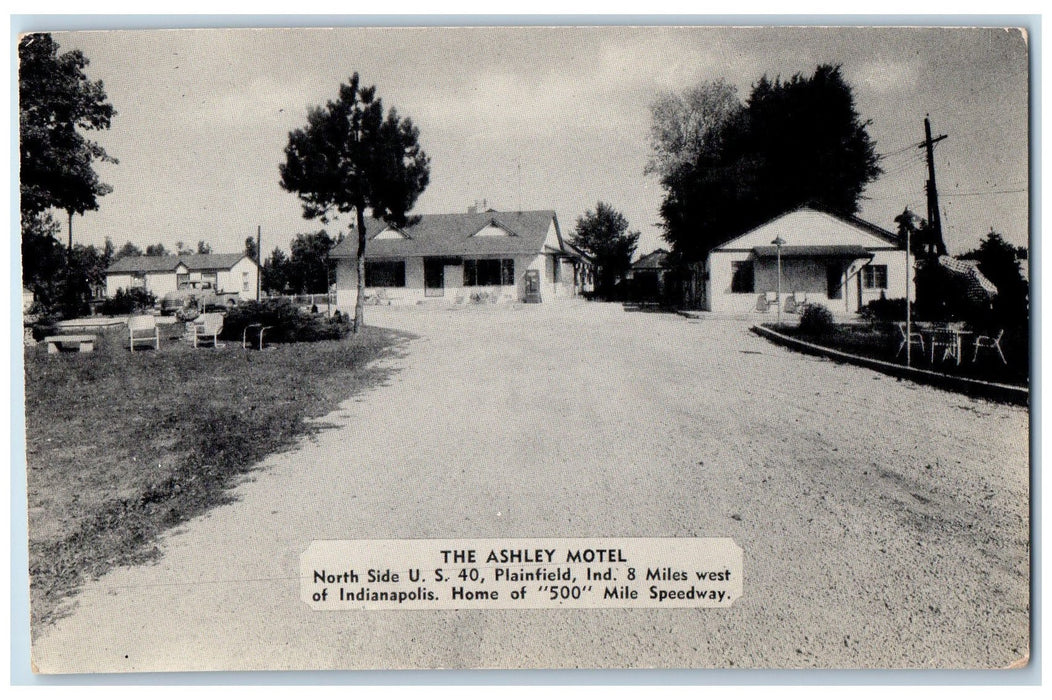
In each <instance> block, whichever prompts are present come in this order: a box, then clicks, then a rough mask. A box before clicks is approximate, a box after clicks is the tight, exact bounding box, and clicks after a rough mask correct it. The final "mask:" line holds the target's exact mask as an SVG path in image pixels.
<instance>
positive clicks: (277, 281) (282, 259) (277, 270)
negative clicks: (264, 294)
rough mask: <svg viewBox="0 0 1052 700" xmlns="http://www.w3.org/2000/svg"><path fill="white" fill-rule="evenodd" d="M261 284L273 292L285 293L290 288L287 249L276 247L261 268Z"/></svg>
mask: <svg viewBox="0 0 1052 700" xmlns="http://www.w3.org/2000/svg"><path fill="white" fill-rule="evenodd" d="M260 275H261V278H260V286H262V288H263V289H265V290H266V291H268V292H270V293H272V294H284V293H285V292H286V291H288V288H289V259H288V256H287V255H285V251H283V250H282V249H281V248H275V249H274V252H273V253H271V254H270V257H269V258H267V260H266V262H264V263H263V268H262V270H260Z"/></svg>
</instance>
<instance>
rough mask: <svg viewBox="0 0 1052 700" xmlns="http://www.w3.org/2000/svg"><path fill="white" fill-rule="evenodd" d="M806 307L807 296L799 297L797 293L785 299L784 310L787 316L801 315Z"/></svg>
mask: <svg viewBox="0 0 1052 700" xmlns="http://www.w3.org/2000/svg"><path fill="white" fill-rule="evenodd" d="M805 306H807V295H806V294H799V295H798V294H797V293H796V292H792V293H791V294H790V295H789V296H787V297H786V298H785V307H784V310H785V313H787V314H797V313H800V312H802V311H803V310H804V307H805Z"/></svg>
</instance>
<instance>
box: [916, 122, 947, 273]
mask: <svg viewBox="0 0 1052 700" xmlns="http://www.w3.org/2000/svg"><path fill="white" fill-rule="evenodd" d="M944 138H946V134H942V135H941V136H936V137H935V138H932V137H931V121H929V119H928V115H925V116H924V143H922V144H920V145H919V146H917V148H923V149H925V151H926V153H927V155H928V182H927V186H926V188H925V189H927V191H928V230H929V232H930V238H929V239H928V241H927V242H926V243H925V249H926V252H927V253H928V255H931V254H932V247H934V248H935V251H934V252H935V255H946V243H945V242H944V241H943V240H942V219H941V218H940V216H939V191H938V190H937V189H936V188H935V155H934V154H935V144H937V143H938V142H939V141H942V140H943V139H944Z"/></svg>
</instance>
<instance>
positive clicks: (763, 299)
mask: <svg viewBox="0 0 1052 700" xmlns="http://www.w3.org/2000/svg"><path fill="white" fill-rule="evenodd" d="M767 307H768V304H767V295H766V294H761V295H760V296H758V297H756V310H757V311H763V312H764V313H767Z"/></svg>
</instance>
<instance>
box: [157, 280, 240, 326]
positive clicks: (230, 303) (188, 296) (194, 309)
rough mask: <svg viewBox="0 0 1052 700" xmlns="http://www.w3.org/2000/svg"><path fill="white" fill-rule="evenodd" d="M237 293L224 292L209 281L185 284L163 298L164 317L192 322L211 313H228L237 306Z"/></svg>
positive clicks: (193, 281) (161, 304)
mask: <svg viewBox="0 0 1052 700" xmlns="http://www.w3.org/2000/svg"><path fill="white" fill-rule="evenodd" d="M237 302H238V294H237V292H223V291H220V290H217V289H216V288H215V285H214V283H212V282H211V281H207V280H192V281H188V282H183V283H181V284H180V285H179V289H177V290H175V291H174V292H169V293H168V294H165V295H164V296H163V297H161V302H160V308H161V315H162V316H169V315H171V314H175V315H176V316H177V317H179V318H180V319H181V320H191V318H193V317H196V316H197V315H198V314H203V313H207V312H209V311H226V310H227V309H231V308H233V307H235V306H237Z"/></svg>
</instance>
